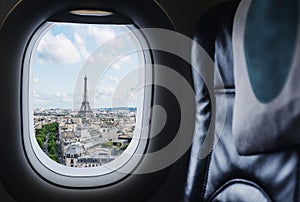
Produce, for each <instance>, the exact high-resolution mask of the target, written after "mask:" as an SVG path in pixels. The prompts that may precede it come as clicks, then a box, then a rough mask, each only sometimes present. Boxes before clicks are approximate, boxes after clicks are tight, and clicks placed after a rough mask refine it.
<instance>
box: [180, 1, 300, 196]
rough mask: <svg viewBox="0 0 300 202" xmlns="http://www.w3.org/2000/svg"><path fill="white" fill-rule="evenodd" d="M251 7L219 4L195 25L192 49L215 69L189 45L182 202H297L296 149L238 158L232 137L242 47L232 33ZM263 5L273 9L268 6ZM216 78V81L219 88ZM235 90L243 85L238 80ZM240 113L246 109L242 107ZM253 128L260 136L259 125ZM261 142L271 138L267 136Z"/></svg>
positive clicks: (265, 152)
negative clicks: (190, 91) (190, 88)
mask: <svg viewBox="0 0 300 202" xmlns="http://www.w3.org/2000/svg"><path fill="white" fill-rule="evenodd" d="M253 2H255V1H254V0H253V1H250V0H244V1H242V2H241V3H239V2H238V1H228V2H225V3H222V4H220V5H218V6H217V7H215V8H213V9H212V10H210V11H208V12H207V13H206V14H205V15H204V16H203V17H202V18H201V19H200V21H199V24H198V27H197V29H196V31H195V35H194V41H195V43H197V44H199V45H200V46H201V47H203V48H204V49H205V50H206V52H207V53H208V54H209V55H210V57H211V58H212V60H214V68H207V67H203V66H202V65H201V64H202V62H201V60H202V59H203V57H204V56H203V55H202V54H201V53H200V52H199V51H198V48H196V47H197V46H196V45H194V46H193V50H192V63H193V64H192V65H193V69H194V70H193V79H194V88H195V94H196V96H195V98H196V103H197V114H196V124H195V132H194V142H193V145H192V148H191V156H190V163H189V169H188V175H187V182H186V187H185V195H184V201H186V202H188V201H298V199H299V190H298V189H299V182H298V179H299V168H298V167H299V152H298V149H297V148H290V149H287V148H285V149H281V150H274V151H272V152H270V151H269V150H257V152H254V153H255V154H253V152H245V153H239V152H238V151H239V150H238V148H239V147H241V145H240V143H241V141H237V139H236V136H233V129H232V125H233V119H235V122H236V123H238V122H239V119H238V118H237V117H234V116H233V115H234V110H236V109H235V103H236V100H235V99H236V78H237V77H239V75H238V74H236V72H237V71H236V70H237V68H240V67H239V66H237V65H236V63H237V60H238V59H239V58H236V57H240V55H239V54H238V49H236V45H237V44H239V43H244V41H241V40H239V39H238V38H232V36H233V35H232V33H233V32H234V33H235V35H234V37H236V36H237V35H236V34H237V33H239V30H240V29H241V28H242V27H241V25H239V23H238V21H239V20H240V18H241V17H242V16H247V15H245V13H244V12H248V10H247V9H245V7H247V6H248V7H249V5H250V4H251V3H253ZM266 2H267V1H256V2H255V3H262V4H265V3H266ZM268 3H269V5H271V4H272V3H271V1H268ZM281 3H282V1H281ZM254 12H255V11H254ZM283 12H288V11H287V10H284V11H283ZM242 14H243V15H242ZM261 17H263V16H261ZM257 22H258V21H257ZM261 23H262V25H261V26H263V23H266V22H265V21H261ZM258 29H259V28H258ZM233 30H234V31H233ZM233 41H234V47H233V46H232V42H233ZM274 43H276V41H274ZM258 54H264V52H260V53H258ZM275 57H276V56H275ZM197 69H204V70H200V72H201V74H199V72H198V71H197ZM234 72H235V74H234ZM217 77H221V81H222V83H220V82H219V79H217ZM266 79H268V78H266ZM209 81H213V82H211V83H210V82H209ZM239 85H243V82H242V81H241V80H239ZM210 88H212V89H213V90H210ZM239 88H240V87H239ZM244 96H246V95H244ZM244 107H245V108H247V105H245V106H244ZM247 124H248V123H247ZM249 124H251V120H249ZM275 124H276V122H275ZM256 127H258V128H257V129H258V130H257V131H259V129H260V128H263V127H264V125H257V126H256ZM257 131H256V132H257ZM256 135H258V134H256ZM259 135H261V136H264V135H266V134H263V133H261V134H259ZM266 136H268V137H270V136H272V134H267V135H266ZM243 140H244V141H248V140H249V139H247V138H244V139H243ZM244 143H245V142H244ZM251 143H252V144H255V141H254V140H252V142H251ZM241 144H243V143H241ZM257 144H259V143H257ZM203 148H205V149H206V150H207V151H209V152H207V153H208V155H201V154H202V151H203ZM250 154H251V155H250Z"/></svg>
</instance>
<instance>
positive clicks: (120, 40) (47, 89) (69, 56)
mask: <svg viewBox="0 0 300 202" xmlns="http://www.w3.org/2000/svg"><path fill="white" fill-rule="evenodd" d="M127 31H128V29H127V28H126V27H125V26H120V25H88V24H68V23H55V24H53V25H52V26H51V27H50V28H49V29H48V30H47V31H46V32H45V33H44V34H43V35H42V36H41V37H40V40H39V41H38V42H37V44H36V47H35V49H34V51H33V54H32V57H31V62H30V65H31V72H32V73H31V75H32V85H31V86H32V92H33V93H32V100H33V107H34V108H70V109H71V108H75V109H77V108H79V107H80V103H81V101H82V95H83V78H84V75H87V77H88V90H89V101H90V102H91V105H92V107H93V108H100V107H111V106H112V95H113V93H115V92H116V89H117V86H118V84H119V83H120V81H121V80H122V78H124V77H125V76H126V75H128V73H130V72H131V71H133V70H135V69H137V68H138V66H139V65H141V64H143V59H142V54H141V53H140V52H134V51H132V50H134V49H136V48H139V47H138V45H137V41H136V40H135V39H134V37H132V36H130V35H128V34H126V35H124V33H125V32H127ZM131 76H132V75H131ZM134 77H135V78H132V83H130V84H128V88H127V89H128V92H127V93H128V94H132V93H133V91H134V90H135V89H134V88H136V87H137V86H138V82H139V78H138V75H137V74H134ZM120 99H122V98H120ZM114 103H116V102H114ZM115 105H119V106H123V105H124V103H122V104H121V102H120V104H115ZM135 105H136V97H134V96H133V97H131V98H130V100H129V102H128V106H135Z"/></svg>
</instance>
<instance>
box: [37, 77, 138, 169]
mask: <svg viewBox="0 0 300 202" xmlns="http://www.w3.org/2000/svg"><path fill="white" fill-rule="evenodd" d="M83 88H84V94H83V100H82V103H81V107H80V110H79V111H74V110H72V109H60V108H54V109H41V108H39V109H34V133H35V137H36V140H37V143H38V144H39V146H40V148H41V149H42V150H43V151H44V153H45V154H46V155H48V156H49V158H51V159H52V160H53V161H56V162H57V163H60V164H62V165H65V166H68V167H75V168H86V167H97V166H101V165H103V164H106V163H109V162H111V161H113V160H114V159H116V158H117V157H118V156H120V155H121V154H122V153H123V152H124V150H125V149H126V148H127V146H128V145H129V143H130V142H131V139H132V136H133V133H134V130H135V123H136V108H135V107H117V108H98V109H93V110H92V109H91V107H90V104H89V101H88V97H87V76H85V77H84V86H83Z"/></svg>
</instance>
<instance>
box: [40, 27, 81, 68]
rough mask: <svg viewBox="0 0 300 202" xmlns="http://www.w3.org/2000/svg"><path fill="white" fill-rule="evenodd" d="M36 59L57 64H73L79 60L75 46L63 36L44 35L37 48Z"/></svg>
mask: <svg viewBox="0 0 300 202" xmlns="http://www.w3.org/2000/svg"><path fill="white" fill-rule="evenodd" d="M37 52H38V57H39V58H40V59H41V60H42V61H44V62H45V61H46V62H47V61H51V62H54V63H57V64H75V63H78V62H79V61H80V60H81V57H80V54H79V52H78V50H77V48H76V46H75V45H74V44H73V43H72V41H71V40H70V39H68V38H67V37H66V36H65V35H64V34H62V33H60V34H58V35H56V36H53V35H52V34H51V33H47V34H45V36H44V37H43V39H42V40H41V42H40V43H39V45H38V47H37Z"/></svg>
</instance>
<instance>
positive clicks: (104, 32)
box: [87, 25, 116, 45]
mask: <svg viewBox="0 0 300 202" xmlns="http://www.w3.org/2000/svg"><path fill="white" fill-rule="evenodd" d="M87 34H88V35H90V36H91V37H93V38H94V40H95V41H96V43H97V45H100V44H102V43H103V42H105V41H108V40H110V39H113V38H115V36H116V33H115V31H114V30H113V29H110V28H99V27H96V26H92V25H91V26H89V27H88V28H87Z"/></svg>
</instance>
